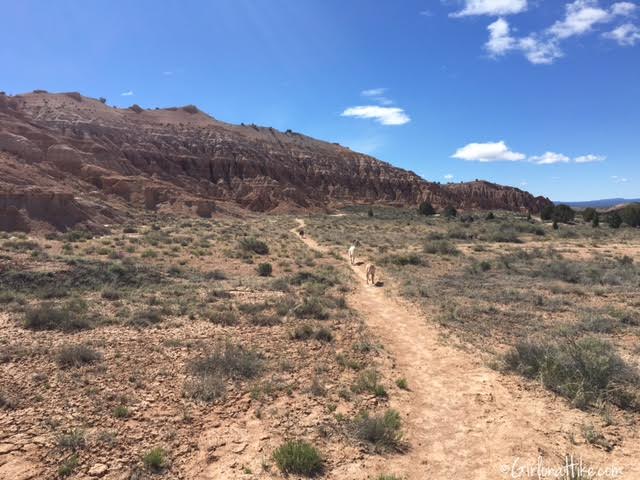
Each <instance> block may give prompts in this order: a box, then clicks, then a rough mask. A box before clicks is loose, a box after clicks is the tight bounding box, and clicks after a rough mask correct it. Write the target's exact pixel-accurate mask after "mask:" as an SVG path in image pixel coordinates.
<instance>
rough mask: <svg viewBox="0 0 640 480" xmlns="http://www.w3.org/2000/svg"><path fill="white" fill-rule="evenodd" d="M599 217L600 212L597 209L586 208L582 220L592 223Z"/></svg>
mask: <svg viewBox="0 0 640 480" xmlns="http://www.w3.org/2000/svg"><path fill="white" fill-rule="evenodd" d="M597 216H598V211H597V210H596V209H595V208H591V207H589V208H585V209H584V210H583V211H582V218H583V220H584V221H585V222H592V221H593V219H594V218H595V217H597Z"/></svg>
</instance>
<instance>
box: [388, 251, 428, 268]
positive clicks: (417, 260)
mask: <svg viewBox="0 0 640 480" xmlns="http://www.w3.org/2000/svg"><path fill="white" fill-rule="evenodd" d="M382 263H385V264H389V263H391V264H393V265H399V266H405V265H424V260H423V259H422V257H421V256H420V255H417V254H415V253H405V254H397V255H395V254H394V255H387V256H386V257H384V258H383V259H382Z"/></svg>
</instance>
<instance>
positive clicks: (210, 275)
mask: <svg viewBox="0 0 640 480" xmlns="http://www.w3.org/2000/svg"><path fill="white" fill-rule="evenodd" d="M203 276H204V279H205V280H226V279H227V275H226V274H225V273H224V272H223V271H222V270H211V271H209V272H205V273H204V275H203Z"/></svg>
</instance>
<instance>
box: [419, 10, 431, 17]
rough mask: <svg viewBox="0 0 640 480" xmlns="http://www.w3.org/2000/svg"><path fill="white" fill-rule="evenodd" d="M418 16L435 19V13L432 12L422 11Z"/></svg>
mask: <svg viewBox="0 0 640 480" xmlns="http://www.w3.org/2000/svg"><path fill="white" fill-rule="evenodd" d="M418 14H419V15H422V16H423V17H433V12H431V11H430V10H420V12H418Z"/></svg>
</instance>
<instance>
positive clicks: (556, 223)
mask: <svg viewBox="0 0 640 480" xmlns="http://www.w3.org/2000/svg"><path fill="white" fill-rule="evenodd" d="M553 229H554V230H558V221H557V220H554V221H553Z"/></svg>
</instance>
